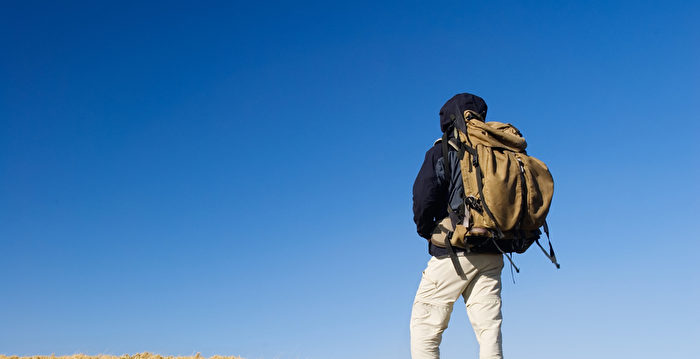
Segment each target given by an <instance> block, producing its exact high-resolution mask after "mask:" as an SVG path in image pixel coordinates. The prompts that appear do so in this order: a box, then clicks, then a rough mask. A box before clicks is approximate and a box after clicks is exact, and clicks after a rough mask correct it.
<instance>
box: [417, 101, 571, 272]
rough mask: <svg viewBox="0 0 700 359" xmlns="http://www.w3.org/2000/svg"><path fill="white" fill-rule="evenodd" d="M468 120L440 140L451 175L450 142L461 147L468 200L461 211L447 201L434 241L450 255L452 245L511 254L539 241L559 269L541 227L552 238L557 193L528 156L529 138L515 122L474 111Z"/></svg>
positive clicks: (542, 167) (541, 165) (543, 168)
mask: <svg viewBox="0 0 700 359" xmlns="http://www.w3.org/2000/svg"><path fill="white" fill-rule="evenodd" d="M465 119H466V120H465V121H466V132H463V131H461V130H459V129H458V128H457V126H454V127H452V128H451V129H450V130H448V131H446V132H445V133H444V134H443V137H442V139H441V141H442V146H443V147H442V150H443V158H444V161H445V163H444V165H445V169H446V174H447V178H451V175H450V174H449V171H450V168H451V165H450V163H449V156H447V152H448V145H449V146H451V147H453V148H454V149H455V150H457V151H458V156H457V157H458V158H459V159H460V163H459V167H460V170H461V174H462V184H463V185H464V197H463V203H462V205H461V206H460V208H459V209H458V210H456V211H455V210H454V209H453V208H452V207H450V206H448V213H449V215H448V216H447V217H445V218H444V219H442V220H441V221H440V222H439V224H438V226H437V228H436V229H435V231H433V235H432V238H431V241H432V242H433V243H434V244H435V245H438V246H441V247H447V248H448V251H449V252H450V254H451V256H452V254H453V250H452V248H451V247H453V246H454V247H459V248H465V249H467V250H468V251H473V252H480V251H481V252H501V253H503V254H506V253H512V252H516V253H523V252H525V251H526V250H527V249H528V248H529V247H530V246H531V245H532V243H535V242H536V243H537V244H538V245H539V246H540V248H542V251H543V252H544V253H545V255H547V257H548V258H549V259H550V260H551V261H552V262H553V263H554V264H555V265H556V266H557V268H559V264H558V263H557V261H556V257H555V255H554V251H553V249H552V246H551V242H550V243H549V247H550V248H549V249H550V251H549V253H547V251H546V250H545V249H544V248H543V247H542V246H541V245H540V243H539V236H540V234H541V232H540V230H539V229H540V228H541V227H544V230H545V233H546V234H547V237H549V229H548V228H547V223H546V221H545V219H546V217H547V213H548V212H549V207H550V204H551V202H552V195H553V193H554V180H553V179H552V175H551V173H550V172H549V169H548V168H547V166H546V165H545V164H544V162H542V161H540V160H538V159H537V158H535V157H532V156H528V155H527V152H526V151H525V148H526V147H527V142H526V141H525V139H524V138H523V136H522V134H521V133H520V131H518V129H517V128H515V127H514V126H513V125H511V124H507V123H501V122H494V121H491V122H484V121H482V120H481V117H480V116H479V115H478V114H476V113H475V112H473V111H470V110H467V111H465ZM459 127H462V128H464V127H463V126H459ZM449 132H451V133H452V136H451V138H449V137H450V136H449ZM506 257H507V258H508V259H509V260H510V261H511V264H513V266H514V267H515V265H514V263H513V262H512V259H511V258H510V256H509V255H507V254H506ZM455 259H456V258H453V262H454V261H455ZM515 269H516V270H518V268H517V267H515ZM458 272H459V269H458Z"/></svg>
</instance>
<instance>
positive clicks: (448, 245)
mask: <svg viewBox="0 0 700 359" xmlns="http://www.w3.org/2000/svg"><path fill="white" fill-rule="evenodd" d="M453 234H454V232H453V231H449V232H447V237H445V247H446V248H447V253H448V254H449V255H450V260H451V261H452V265H453V266H454V267H455V270H456V271H457V275H458V276H459V277H460V278H462V279H467V275H466V274H464V270H462V266H461V265H460V264H459V258H457V253H455V250H454V248H452V235H453Z"/></svg>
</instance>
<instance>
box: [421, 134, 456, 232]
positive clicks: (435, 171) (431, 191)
mask: <svg viewBox="0 0 700 359" xmlns="http://www.w3.org/2000/svg"><path fill="white" fill-rule="evenodd" d="M442 162H443V160H442V148H441V146H440V144H439V143H438V144H436V145H435V146H433V147H432V148H431V149H429V150H428V152H426V154H425V160H424V161H423V166H421V169H420V171H419V172H418V176H417V177H416V181H415V182H414V183H413V221H414V222H415V223H416V229H417V231H418V234H419V235H420V236H421V237H423V238H426V239H429V238H430V235H431V233H432V231H433V229H434V228H435V225H436V222H437V221H439V220H441V219H442V218H444V217H445V216H446V215H447V197H448V188H447V185H446V181H445V180H444V178H445V173H444V170H443V166H442Z"/></svg>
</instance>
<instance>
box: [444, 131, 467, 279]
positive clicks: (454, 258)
mask: <svg viewBox="0 0 700 359" xmlns="http://www.w3.org/2000/svg"><path fill="white" fill-rule="evenodd" d="M449 132H450V130H449V129H448V130H447V131H445V132H444V133H443V134H442V161H443V163H442V164H443V167H444V170H445V180H446V182H447V183H448V185H447V186H448V188H449V183H450V182H451V181H452V165H451V164H450V156H449V155H448V151H449V144H448V141H449V138H448V136H447V133H449ZM447 214H448V215H449V216H450V222H451V224H452V226H451V227H452V228H450V229H449V232H447V237H446V238H445V247H446V248H447V253H448V254H449V255H450V260H451V261H452V265H453V266H454V267H455V270H456V271H457V275H459V277H460V278H465V279H466V275H465V274H464V271H463V270H462V266H461V265H460V264H459V259H458V258H457V254H456V253H455V251H454V248H452V234H453V233H454V229H455V226H456V225H457V221H458V220H459V217H458V216H457V214H456V213H455V212H454V211H453V210H452V207H451V206H450V203H449V200H448V203H447Z"/></svg>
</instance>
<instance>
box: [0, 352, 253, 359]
mask: <svg viewBox="0 0 700 359" xmlns="http://www.w3.org/2000/svg"><path fill="white" fill-rule="evenodd" d="M0 359H243V358H241V357H234V356H222V355H214V356H212V357H209V358H206V357H203V356H201V355H199V353H197V355H195V356H183V357H179V356H178V357H175V356H163V355H158V354H151V353H148V352H146V353H137V354H134V355H129V354H124V355H120V356H116V355H85V354H73V355H63V356H56V355H50V356H44V355H32V356H27V357H20V356H16V355H1V354H0Z"/></svg>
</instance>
